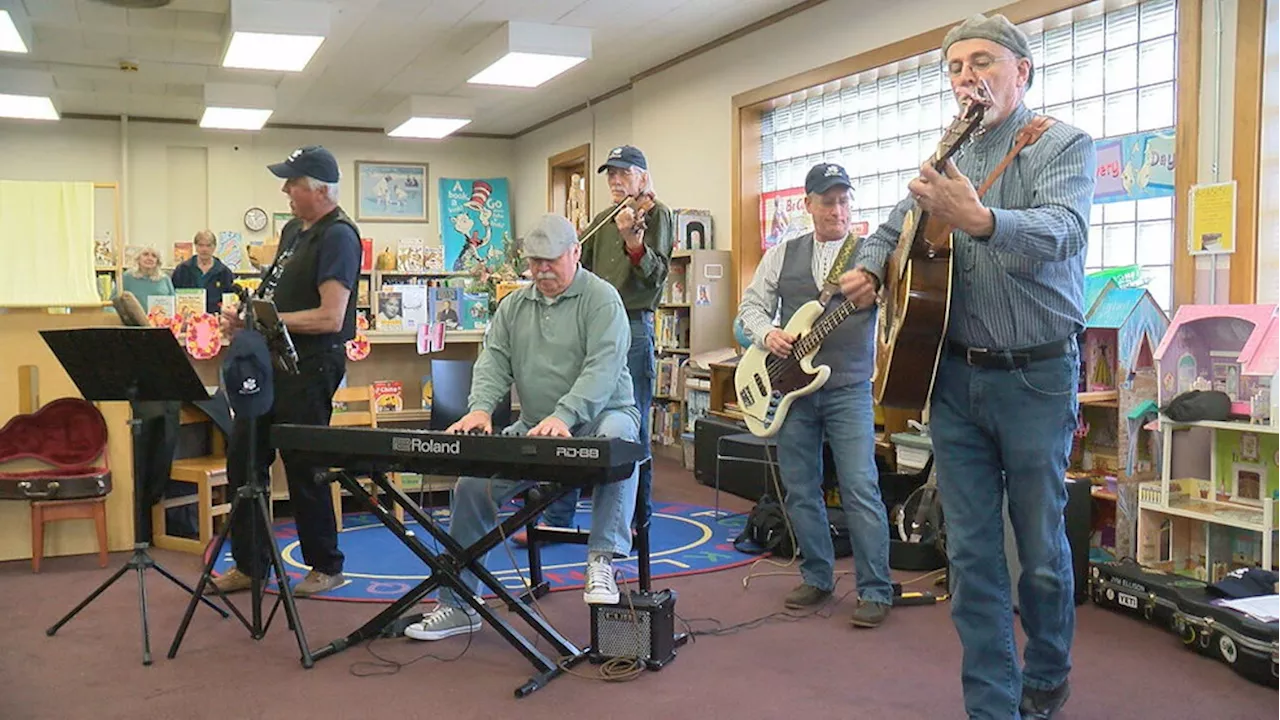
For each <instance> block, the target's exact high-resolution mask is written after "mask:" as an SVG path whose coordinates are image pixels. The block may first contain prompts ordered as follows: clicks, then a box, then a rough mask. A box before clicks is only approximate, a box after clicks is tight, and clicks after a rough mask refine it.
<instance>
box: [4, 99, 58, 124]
mask: <svg viewBox="0 0 1280 720" xmlns="http://www.w3.org/2000/svg"><path fill="white" fill-rule="evenodd" d="M0 117H7V118H21V119H23V120H57V119H58V110H57V108H55V107H54V106H53V100H52V99H50V98H47V97H39V96H36V95H3V94H0Z"/></svg>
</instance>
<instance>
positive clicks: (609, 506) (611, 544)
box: [440, 410, 639, 607]
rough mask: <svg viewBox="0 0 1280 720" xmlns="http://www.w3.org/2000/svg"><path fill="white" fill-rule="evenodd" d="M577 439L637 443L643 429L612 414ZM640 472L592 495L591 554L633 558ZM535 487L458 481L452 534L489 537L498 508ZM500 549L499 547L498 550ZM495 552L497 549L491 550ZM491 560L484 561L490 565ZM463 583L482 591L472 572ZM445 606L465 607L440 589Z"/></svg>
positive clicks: (524, 429) (523, 427)
mask: <svg viewBox="0 0 1280 720" xmlns="http://www.w3.org/2000/svg"><path fill="white" fill-rule="evenodd" d="M531 427H532V426H531V425H528V424H526V423H525V422H524V421H516V423H515V424H513V425H511V426H510V427H508V428H507V429H506V430H505V431H504V433H506V434H509V435H524V434H526V433H528V432H529V429H530V428H531ZM572 430H573V434H574V435H575V436H579V435H603V436H605V437H615V438H622V439H624V440H633V441H634V440H635V439H636V433H637V432H638V431H639V428H637V427H636V422H635V420H633V419H632V418H631V416H630V415H628V414H627V413H624V412H620V411H617V410H607V411H605V412H604V413H602V414H601V415H600V417H598V418H596V420H595V421H594V422H591V423H587V424H585V425H581V426H578V427H575V428H572ZM636 474H637V472H636V471H634V470H633V471H632V473H631V475H630V477H628V478H626V479H625V480H620V481H618V482H612V483H605V484H603V485H597V486H596V487H595V489H594V491H593V492H592V502H591V537H590V538H589V540H588V542H587V551H588V553H606V554H610V555H623V556H625V555H628V554H630V552H631V517H632V515H633V514H634V513H635V502H636ZM532 484H533V483H530V482H528V481H522V480H508V479H504V478H479V477H462V478H458V484H457V486H455V488H454V491H453V502H452V503H451V507H450V511H451V512H450V515H451V517H450V521H449V535H451V536H453V538H454V539H455V540H457V541H458V542H459V543H461V544H462V545H463V546H464V547H465V546H467V545H470V544H471V543H474V542H475V541H476V540H479V539H480V538H482V537H484V535H485V534H486V533H488V532H489V531H490V530H492V529H493V528H494V526H495V525H497V523H498V508H499V507H501V506H502V504H503V503H505V502H507V501H508V500H510V499H511V498H513V497H515V496H516V495H517V494H519V493H520V492H522V491H524V490H526V489H527V488H529V487H530V486H531V485H532ZM495 550H496V548H495ZM489 552H490V553H492V552H494V551H493V550H490V551H489ZM488 561H489V556H488V554H486V555H485V557H484V558H483V560H482V562H483V563H484V564H485V565H488ZM462 579H463V582H464V583H466V585H467V587H468V588H469V589H470V590H471V593H472V594H473V595H474V594H476V593H478V592H479V591H480V579H479V578H477V577H476V576H475V575H474V574H473V573H471V572H470V571H467V572H464V573H463V574H462ZM440 602H442V603H445V604H448V605H453V606H454V607H463V606H464V605H465V603H463V602H462V601H461V600H459V599H458V597H457V595H455V594H454V592H453V591H452V590H451V589H448V588H445V589H442V590H441V591H440Z"/></svg>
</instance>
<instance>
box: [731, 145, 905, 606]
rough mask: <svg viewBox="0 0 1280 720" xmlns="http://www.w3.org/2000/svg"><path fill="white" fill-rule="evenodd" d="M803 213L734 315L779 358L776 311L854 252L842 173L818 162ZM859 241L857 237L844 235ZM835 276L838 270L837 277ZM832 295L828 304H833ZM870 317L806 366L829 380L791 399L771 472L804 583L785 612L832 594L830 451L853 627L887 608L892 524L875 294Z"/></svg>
mask: <svg viewBox="0 0 1280 720" xmlns="http://www.w3.org/2000/svg"><path fill="white" fill-rule="evenodd" d="M804 188H805V199H804V206H805V210H806V211H807V212H808V213H809V214H810V215H812V216H813V232H812V233H808V234H805V235H802V236H800V237H798V238H793V239H791V240H788V241H786V242H783V243H780V244H778V245H775V246H773V247H772V248H769V251H768V252H766V253H765V254H764V257H763V258H761V260H760V266H759V267H758V268H756V274H755V278H754V279H753V280H752V282H751V285H750V286H749V287H748V288H747V290H746V292H744V293H743V295H742V303H741V305H740V306H739V307H738V319H739V320H740V321H741V323H742V326H743V329H744V330H745V331H746V335H747V337H748V338H750V339H751V341H752V342H753V343H755V344H756V345H757V346H758V347H760V348H764V349H767V350H769V351H770V352H771V353H773V355H775V356H777V357H780V358H785V357H788V356H790V355H791V351H792V343H793V342H795V341H796V336H795V335H792V334H791V333H788V332H787V331H786V330H784V329H782V328H780V327H776V326H774V324H773V319H774V316H775V315H776V314H777V313H778V312H779V311H781V321H782V327H786V325H787V323H788V322H789V321H790V320H791V317H792V316H793V315H795V313H796V311H797V310H798V309H799V308H800V307H801V306H802V305H804V304H805V303H808V302H810V301H812V300H815V299H817V298H818V295H819V292H820V291H821V290H822V289H823V287H824V286H825V285H826V284H827V278H828V277H829V276H830V275H831V274H832V273H831V268H832V267H833V266H837V265H838V267H839V270H843V269H844V268H846V267H850V266H849V265H848V261H849V260H850V259H851V257H852V254H851V253H850V252H848V251H846V252H841V250H842V248H843V246H844V245H845V240H846V239H847V238H849V225H850V214H851V208H852V204H853V202H852V201H853V192H852V187H851V185H850V183H849V176H848V174H846V173H845V170H844V168H842V167H840V166H839V165H836V164H833V163H821V164H818V165H815V166H814V167H813V169H811V170H810V171H809V175H808V177H806V178H805V182H804ZM849 241H850V242H857V239H856V238H852V239H849ZM839 270H837V273H838V272H839ZM834 294H835V295H836V296H837V297H836V298H835V299H832V300H830V302H828V303H827V306H828V308H831V307H834V306H835V305H837V304H839V300H840V298H839V292H838V291H837V292H835V293H834ZM866 306H868V307H870V310H869V311H865V312H858V313H854V314H853V316H851V317H850V318H849V319H848V320H846V321H845V322H844V323H843V324H841V325H840V326H839V327H837V328H836V329H835V330H832V331H831V333H830V334H829V335H827V337H826V339H825V340H824V341H823V343H822V347H821V348H820V349H819V350H818V351H817V353H815V354H814V358H813V364H814V365H815V366H817V365H827V366H829V367H830V368H831V376H830V377H829V378H828V380H827V382H826V384H825V385H824V386H823V387H822V388H821V389H820V390H818V391H817V392H815V393H813V394H811V395H804V396H802V397H798V398H796V400H795V401H794V403H793V404H792V405H791V408H790V410H789V411H788V412H787V415H786V417H785V418H784V419H783V421H782V428H781V429H780V430H779V431H778V443H777V448H778V467H779V470H780V474H781V476H782V485H783V487H784V488H785V489H786V507H787V516H788V517H789V518H790V520H791V528H792V531H793V532H794V533H795V538H796V546H797V548H798V549H799V550H800V554H801V555H803V556H804V560H803V561H802V562H801V563H800V575H801V578H802V581H803V582H802V583H801V584H800V585H799V586H798V587H796V588H795V589H794V590H792V591H791V593H790V594H789V595H787V597H786V600H785V603H784V604H785V605H786V606H787V607H788V608H791V609H800V608H806V607H811V606H817V605H820V604H822V603H824V602H826V601H827V599H828V598H829V597H830V596H831V591H832V590H833V589H834V588H835V550H834V548H833V547H832V542H831V529H830V527H831V526H830V524H829V522H828V520H827V510H826V504H825V502H824V498H823V494H822V478H823V467H822V460H823V458H822V444H823V440H824V439H825V440H826V442H827V443H828V444H829V445H830V446H831V455H832V457H833V458H834V459H835V463H836V475H837V477H838V479H839V483H840V499H841V501H842V503H843V504H844V509H845V513H846V515H847V518H848V521H849V531H850V533H851V535H852V537H851V539H852V541H853V542H852V544H853V567H854V570H855V572H856V574H857V582H858V595H859V600H858V607H857V609H856V610H855V611H854V613H853V618H852V624H853V626H854V627H863V628H870V627H876V626H878V625H880V623H882V622H884V619H885V618H886V617H887V616H888V614H889V608H890V607H891V605H892V604H893V588H892V586H891V585H890V584H889V521H888V517H887V515H886V514H885V510H884V503H883V501H882V500H881V499H880V485H879V476H878V474H877V472H876V458H875V452H876V448H875V444H876V438H875V416H874V414H873V411H872V407H871V373H872V371H873V370H874V369H875V344H874V332H875V325H876V314H875V308H874V302H873V298H871V297H868V299H867V302H866Z"/></svg>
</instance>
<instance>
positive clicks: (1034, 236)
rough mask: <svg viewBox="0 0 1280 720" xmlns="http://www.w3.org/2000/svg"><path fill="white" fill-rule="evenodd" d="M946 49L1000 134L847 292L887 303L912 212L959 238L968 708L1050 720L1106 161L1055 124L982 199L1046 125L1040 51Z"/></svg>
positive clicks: (961, 542) (1066, 641)
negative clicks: (1027, 139) (1037, 69)
mask: <svg viewBox="0 0 1280 720" xmlns="http://www.w3.org/2000/svg"><path fill="white" fill-rule="evenodd" d="M942 49H943V52H944V54H945V55H946V60H947V69H948V72H949V74H950V78H951V87H952V90H953V91H954V93H955V95H956V97H957V99H959V100H962V101H963V100H964V99H967V98H969V97H972V95H973V94H974V93H975V91H976V89H977V88H979V87H983V86H985V88H984V89H985V90H986V93H985V95H987V97H988V98H989V103H990V105H989V107H988V109H987V110H986V114H985V118H984V124H985V126H986V132H985V133H984V134H983V135H982V136H981V137H979V138H978V139H977V140H976V141H975V142H974V144H973V146H972V147H970V148H969V149H968V150H967V152H966V153H965V154H964V155H962V156H961V157H960V161H959V163H958V164H956V163H952V162H951V161H947V163H946V165H945V166H944V167H943V170H942V172H938V171H937V170H935V169H934V168H933V166H932V165H930V164H929V163H926V164H925V166H924V167H923V168H922V170H921V173H920V176H919V177H918V178H916V179H915V180H912V181H911V183H910V184H909V185H908V186H907V187H908V190H909V191H910V192H911V197H910V198H907V199H906V200H904V201H903V202H901V203H899V204H898V206H897V207H896V208H894V211H893V213H892V214H891V215H890V216H889V220H888V222H886V223H885V224H884V225H881V226H880V228H879V229H878V230H876V232H875V233H873V234H872V235H871V236H870V237H868V238H867V239H866V240H864V241H863V242H862V243H861V246H860V247H859V248H858V252H857V254H856V255H855V258H854V263H855V268H857V269H855V270H853V271H851V272H849V273H846V274H845V275H844V276H843V277H842V278H841V289H842V291H843V292H844V293H845V295H846V296H847V297H849V299H850V300H853V301H854V302H855V303H857V304H859V305H861V304H862V303H865V302H871V301H872V299H873V297H874V295H875V293H876V291H877V289H878V287H879V285H880V280H882V279H883V277H884V268H885V260H886V258H887V257H888V256H889V254H890V252H891V251H892V250H893V249H894V247H895V245H896V244H897V240H898V235H899V232H900V230H901V227H902V222H903V217H904V216H905V215H906V213H907V212H908V211H909V210H910V209H911V208H912V206H913V205H918V206H919V207H920V208H921V209H923V210H925V211H927V212H929V213H930V214H932V215H933V217H934V218H936V219H938V220H941V221H943V222H945V223H947V224H948V225H950V226H951V227H953V228H954V229H955V232H954V234H953V235H952V241H951V248H952V258H953V265H952V267H953V276H952V282H951V309H950V322H949V326H948V328H947V333H946V342H945V345H944V348H943V354H942V359H941V361H940V362H939V365H938V370H937V377H936V379H935V380H934V387H933V395H932V400H931V406H930V428H931V433H932V436H933V451H934V455H935V457H936V459H937V470H938V490H939V493H940V494H941V498H942V506H943V512H944V514H945V517H946V534H947V553H948V556H949V558H950V561H951V568H950V571H951V573H952V577H951V579H952V589H953V595H952V600H951V603H952V604H951V617H952V620H953V622H954V623H955V626H956V631H957V632H958V634H959V635H960V641H961V644H962V645H963V646H964V657H963V660H962V665H961V680H962V682H963V686H964V700H965V708H966V710H967V711H968V713H969V717H971V718H1001V719H1002V720H1008V718H1010V717H1013V718H1017V717H1021V718H1049V717H1052V716H1053V715H1054V714H1055V713H1056V712H1057V711H1058V710H1059V709H1060V708H1061V707H1062V705H1063V704H1064V703H1065V702H1066V699H1067V695H1068V694H1069V686H1068V684H1067V675H1068V673H1069V672H1070V669H1071V641H1072V635H1073V633H1074V630H1075V606H1074V604H1073V593H1074V589H1073V578H1072V571H1071V553H1070V549H1069V547H1068V545H1067V537H1066V530H1065V526H1064V522H1063V510H1064V508H1065V507H1066V502H1067V491H1066V486H1065V483H1064V478H1065V473H1066V469H1067V459H1068V454H1069V453H1070V449H1071V434H1072V430H1073V429H1074V428H1075V426H1076V408H1077V405H1076V382H1077V377H1078V372H1077V370H1078V366H1079V350H1078V348H1077V345H1076V335H1077V333H1079V332H1081V330H1083V329H1084V313H1083V310H1082V304H1083V294H1084V279H1083V277H1084V256H1085V242H1086V240H1087V238H1088V229H1089V210H1090V205H1091V203H1092V198H1093V189H1094V171H1095V166H1096V156H1095V153H1094V145H1093V140H1092V139H1091V138H1090V137H1089V136H1088V135H1087V134H1085V133H1084V132H1082V131H1081V130H1078V129H1076V128H1074V127H1071V126H1069V125H1066V124H1064V123H1056V124H1051V125H1050V126H1049V127H1047V129H1043V134H1042V135H1040V136H1039V139H1038V140H1036V141H1034V142H1033V143H1031V144H1026V145H1024V146H1023V148H1022V149H1021V150H1020V151H1019V152H1018V153H1017V155H1016V157H1014V158H1013V159H1012V162H1010V163H1009V164H1008V166H1007V167H1006V168H1005V169H1004V172H1003V173H1001V174H999V176H998V177H997V178H996V179H995V181H994V184H992V185H991V186H990V188H989V189H988V191H987V192H986V193H985V194H984V195H982V196H981V197H980V196H979V194H978V192H977V191H975V189H974V180H975V179H976V180H978V181H979V182H981V181H982V179H983V178H989V177H990V176H991V175H992V174H993V171H995V170H996V169H997V166H998V165H999V163H1000V162H1001V160H1002V158H1004V157H1005V156H1006V155H1008V154H1009V153H1010V151H1011V150H1012V149H1013V148H1014V147H1015V141H1016V139H1017V136H1018V135H1019V131H1021V130H1023V129H1024V128H1027V127H1028V126H1029V125H1030V124H1031V123H1032V121H1033V119H1034V115H1033V114H1032V112H1031V111H1030V110H1028V109H1027V108H1026V106H1025V105H1024V104H1023V96H1024V95H1025V93H1026V90H1027V88H1028V87H1029V86H1030V84H1031V81H1032V76H1033V68H1032V66H1031V51H1030V49H1029V47H1028V43H1027V38H1026V36H1025V35H1023V33H1022V32H1021V31H1020V30H1018V29H1017V28H1016V27H1014V26H1013V25H1012V24H1011V23H1010V22H1009V21H1008V20H1007V19H1006V18H1005V17H1004V16H1002V15H995V16H992V17H990V18H987V17H983V16H982V15H976V16H974V17H972V18H970V19H969V20H967V21H966V22H965V23H964V24H962V25H960V26H958V27H956V28H953V29H952V30H951V31H950V32H949V33H947V36H946V38H945V39H944V41H943V45H942ZM928 381H929V378H928V377H922V378H920V382H928ZM1006 498H1007V499H1008V507H1009V515H1010V518H1011V523H1012V526H1013V529H1014V536H1015V539H1016V541H1017V547H1018V557H1019V559H1020V560H1021V562H1022V568H1023V570H1022V577H1021V578H1020V579H1019V581H1018V590H1019V593H1018V598H1019V603H1020V607H1019V611H1020V614H1021V616H1022V627H1023V629H1024V630H1025V631H1026V634H1027V644H1026V653H1025V664H1024V665H1023V666H1021V668H1020V667H1019V664H1018V657H1017V646H1016V645H1015V643H1014V634H1013V614H1012V607H1011V601H1010V587H1009V572H1008V569H1007V567H1008V566H1007V565H1006V560H1005V554H1004V531H1003V528H1004V520H1003V519H1002V507H1003V506H1004V504H1005V499H1006Z"/></svg>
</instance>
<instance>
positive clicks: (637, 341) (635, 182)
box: [513, 145, 675, 544]
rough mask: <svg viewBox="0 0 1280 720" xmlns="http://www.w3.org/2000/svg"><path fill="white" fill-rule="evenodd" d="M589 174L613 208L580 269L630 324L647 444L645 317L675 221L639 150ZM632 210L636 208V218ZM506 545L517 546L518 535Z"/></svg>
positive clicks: (566, 513) (645, 512) (657, 291)
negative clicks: (608, 290) (609, 290)
mask: <svg viewBox="0 0 1280 720" xmlns="http://www.w3.org/2000/svg"><path fill="white" fill-rule="evenodd" d="M597 172H602V173H606V177H607V178H608V182H609V195H610V198H611V200H612V201H613V205H612V206H611V207H610V208H609V209H608V210H605V211H602V212H601V213H600V214H598V215H596V217H595V218H594V219H593V220H592V222H591V224H590V226H589V227H592V228H594V227H596V226H597V225H598V224H601V223H603V226H602V227H600V229H599V230H597V231H595V232H593V233H592V234H591V236H590V237H588V238H587V239H586V240H584V241H583V243H582V267H584V268H586V269H587V270H590V271H591V272H593V273H595V274H596V275H599V276H600V277H601V278H603V279H604V280H606V281H607V282H608V283H609V284H610V285H613V286H614V287H615V288H617V290H618V293H619V294H620V295H621V296H622V303H623V305H624V306H625V307H626V310H627V320H628V322H629V323H630V325H631V347H630V349H629V351H628V352H627V368H628V369H629V371H630V373H631V382H632V386H633V390H634V392H635V399H636V407H637V408H639V410H640V437H641V442H643V443H645V444H646V445H647V444H648V443H649V406H650V405H651V404H652V402H653V377H654V375H655V374H656V370H657V367H656V361H655V358H654V340H653V337H654V334H653V313H654V311H655V310H656V309H657V307H658V300H659V298H661V297H662V285H663V283H665V282H666V280H667V272H668V270H669V269H670V267H671V248H672V245H673V243H674V240H675V222H674V220H673V218H672V214H671V209H670V208H668V207H667V206H666V205H663V204H662V203H661V202H659V201H658V200H657V199H656V198H655V197H654V194H653V178H652V177H651V176H650V175H649V164H648V162H647V161H646V160H645V157H644V153H642V152H640V150H639V148H636V147H633V146H631V145H623V146H621V147H616V148H613V149H612V150H610V151H609V156H608V158H606V159H605V161H604V163H603V164H602V165H600V167H599V169H598V170H597ZM623 202H626V203H627V206H626V207H623V208H622V209H621V210H620V211H618V213H617V215H616V216H615V217H614V219H613V222H612V223H609V222H605V219H606V218H607V217H608V215H609V213H611V212H613V210H614V208H616V207H617V206H618V204H619V203H623ZM636 208H638V209H639V210H640V212H637V210H636ZM652 488H653V468H652V463H651V462H646V463H644V464H643V465H641V468H640V484H639V498H638V499H637V501H636V517H635V524H636V526H637V527H638V526H640V525H641V524H642V523H645V522H648V520H649V515H650V514H651V512H652V510H653V505H652V501H651V498H650V493H651V492H652ZM577 501H578V493H577V491H576V490H575V491H574V492H572V493H570V494H569V495H566V496H565V497H564V498H561V499H560V500H559V501H557V502H556V503H555V504H554V505H552V506H551V507H549V508H547V511H546V513H544V520H545V522H546V523H547V524H548V525H554V526H558V527H571V526H572V525H573V515H574V508H575V506H576V505H577ZM513 539H514V540H515V541H516V542H517V543H520V544H523V543H524V541H525V535H524V533H523V532H522V533H518V534H517V535H515V536H514V537H513Z"/></svg>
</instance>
